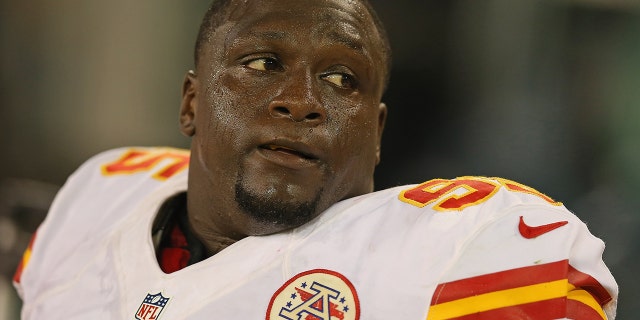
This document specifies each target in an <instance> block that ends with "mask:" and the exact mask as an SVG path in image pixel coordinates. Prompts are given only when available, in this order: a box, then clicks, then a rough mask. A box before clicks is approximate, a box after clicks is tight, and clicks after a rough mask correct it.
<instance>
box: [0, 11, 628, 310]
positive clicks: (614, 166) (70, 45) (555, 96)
mask: <svg viewBox="0 0 640 320" xmlns="http://www.w3.org/2000/svg"><path fill="white" fill-rule="evenodd" d="M373 3H374V5H375V6H376V7H377V9H378V11H379V14H380V16H381V18H382V20H383V21H384V22H385V24H386V26H387V29H388V32H389V34H390V37H391V41H392V46H393V50H394V69H393V72H392V76H391V85H390V86H389V89H388V91H387V94H386V96H385V101H386V102H387V104H388V106H389V110H390V115H389V120H388V123H387V128H386V132H385V137H384V142H383V157H382V163H381V165H380V166H379V167H378V171H377V173H376V182H377V189H382V188H386V187H390V186H395V185H399V184H407V183H418V182H422V181H425V180H428V179H431V178H436V177H439V178H453V177H456V176H462V175H487V176H502V177H505V178H509V179H512V180H517V181H519V182H522V183H524V184H527V185H530V186H532V187H534V188H536V189H538V190H541V191H543V192H545V193H546V194H548V195H549V196H551V197H553V198H555V199H557V200H560V201H563V202H564V203H565V205H566V206H567V207H569V208H570V209H571V210H572V211H574V212H575V213H576V214H577V215H578V216H579V217H580V218H582V219H583V220H584V221H586V222H587V224H588V225H589V227H590V229H591V231H592V232H593V233H594V234H595V235H596V236H598V237H600V238H602V239H603V240H604V241H605V242H606V243H607V250H606V252H605V262H606V263H607V264H608V265H609V267H610V268H611V269H612V272H613V273H614V275H615V276H616V278H617V280H618V282H619V285H620V289H621V296H620V302H619V308H618V313H619V317H618V319H635V318H636V317H637V314H640V279H639V277H637V275H636V274H637V272H638V271H640V257H639V256H638V254H639V253H640V233H639V232H638V231H637V230H638V228H639V227H640V212H639V210H638V208H639V207H640V197H639V196H637V195H635V192H640V142H639V141H638V140H639V139H640V127H639V126H638V124H640V3H639V2H638V1H637V0H617V1H613V0H573V1H569V0H566V1H561V0H543V1H540V0H516V1H514V0H489V1H473V0H465V1H463V0H452V1H434V0H423V1H419V0H394V1H388V0H374V1H373ZM207 5H208V0H193V1H175V0H153V1H151V0H140V1H128V0H114V1H108V2H107V1H86V0H85V1H79V0H76V1H72V0H59V1H55V2H53V1H45V0H34V1H18V0H1V1H0V47H1V48H2V51H1V53H0V70H1V73H0V119H2V121H3V125H2V129H0V130H2V131H0V133H1V134H0V148H1V149H0V150H2V157H0V272H1V274H2V277H0V320H5V319H16V318H17V312H18V308H19V300H18V299H17V298H16V296H15V294H14V293H13V289H12V288H11V285H10V276H11V275H12V273H13V270H14V269H15V266H16V265H17V263H18V260H19V257H20V255H21V253H22V251H23V250H24V248H25V247H26V245H27V242H28V239H29V234H30V233H31V232H32V231H33V230H34V229H35V228H36V227H37V225H38V224H39V222H40V221H41V220H42V218H43V217H44V214H45V212H46V209H47V207H48V205H49V203H50V201H51V199H52V197H53V196H54V195H55V192H56V191H57V189H58V188H59V187H60V186H61V185H62V184H63V183H64V181H65V179H66V177H67V176H68V175H69V174H71V173H72V172H73V171H74V170H75V168H76V167H78V166H79V165H80V164H81V163H82V162H83V161H84V160H86V159H87V158H88V157H90V156H91V155H93V154H95V153H97V152H100V151H102V150H105V149H109V148H113V147H119V146H131V145H167V146H176V147H187V146H188V143H189V142H188V139H186V138H185V137H183V136H182V135H181V134H180V133H179V132H178V129H177V114H178V105H179V100H180V86H181V82H182V78H183V76H184V73H185V71H186V70H188V69H189V68H191V66H192V51H193V50H192V48H193V43H194V40H195V35H196V31H197V28H198V25H199V22H200V19H201V16H202V14H203V13H204V11H205V8H206V7H207Z"/></svg>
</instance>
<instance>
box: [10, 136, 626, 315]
mask: <svg viewBox="0 0 640 320" xmlns="http://www.w3.org/2000/svg"><path fill="white" fill-rule="evenodd" d="M139 149H141V148H139ZM127 150H128V149H116V150H111V151H108V152H105V153H102V154H100V155H98V156H95V157H94V158H92V159H91V160H89V161H88V162H87V163H85V164H84V165H83V166H82V167H81V168H80V169H79V170H78V171H77V172H76V173H74V174H73V175H72V176H71V177H70V179H69V180H68V182H67V183H66V184H65V186H64V187H63V188H62V190H61V191H60V193H59V195H58V196H57V198H56V200H55V201H54V203H53V205H52V207H51V210H50V213H49V215H48V216H47V218H46V220H45V221H44V223H43V224H42V225H41V227H40V228H39V230H38V233H37V237H36V240H35V243H34V246H33V251H32V255H31V260H30V262H29V264H28V265H27V267H26V269H25V270H24V272H23V274H22V278H21V282H20V283H19V284H16V286H17V288H18V291H19V293H20V294H21V296H22V298H23V300H24V307H23V313H22V318H23V319H136V318H135V315H136V312H137V311H138V310H139V308H140V306H141V303H142V302H143V299H144V298H145V297H146V295H147V294H155V293H158V292H161V293H162V294H163V296H164V297H168V298H169V302H168V304H167V305H166V306H165V307H164V308H163V309H162V311H161V313H160V316H159V319H160V320H166V319H227V320H233V319H243V320H246V319H264V318H265V314H266V312H267V309H268V308H269V302H270V300H271V298H272V296H274V294H275V293H276V291H277V290H278V289H279V288H280V287H282V286H283V285H284V284H285V283H286V282H287V281H288V280H289V279H291V278H292V277H294V276H295V275H297V274H299V273H301V272H305V271H308V270H314V269H326V270H332V271H335V272H337V273H339V274H341V275H343V276H344V277H345V278H346V279H348V280H349V281H350V282H351V283H352V284H353V287H354V288H355V291H356V292H357V296H358V299H359V303H360V304H359V312H360V318H361V319H426V318H427V313H428V308H429V304H430V301H431V298H432V295H433V292H434V290H435V288H436V286H437V285H438V284H439V283H443V282H449V281H452V280H456V279H463V278H468V277H473V276H477V275H482V274H487V273H493V272H497V271H502V270H508V269H513V268H519V267H524V266H530V265H535V264H540V263H545V262H554V261H559V260H563V259H569V262H570V264H571V265H572V266H573V267H574V268H576V269H578V270H580V271H581V272H584V273H588V274H590V275H591V276H592V277H594V278H596V279H597V280H598V281H599V282H600V283H601V284H602V285H603V286H605V288H607V290H608V291H609V293H610V294H611V295H612V296H613V297H614V300H613V301H612V302H610V303H609V305H608V306H607V312H608V317H609V319H613V318H614V313H615V303H616V301H615V300H616V298H617V290H618V289H617V285H616V283H615V281H614V279H613V277H612V276H611V274H610V272H609V270H608V269H607V267H606V266H605V265H604V264H603V262H602V260H601V253H602V250H603V249H604V244H603V243H602V241H600V240H599V239H597V238H595V237H594V236H592V235H591V234H590V233H589V232H588V230H587V228H586V226H585V225H584V223H582V221H580V220H579V219H578V218H577V217H576V216H575V215H573V214H572V213H570V212H569V211H568V210H567V209H565V208H564V207H563V206H553V205H550V204H549V203H547V202H546V201H544V200H543V199H541V198H540V197H538V196H535V195H530V194H526V193H521V192H510V191H507V190H506V189H505V188H500V189H499V190H498V191H497V192H496V193H495V194H494V195H493V196H491V197H490V198H489V199H488V200H487V201H485V202H482V203H479V204H477V205H474V206H469V207H467V208H465V209H464V210H462V211H436V210H433V209H432V204H431V205H427V206H424V207H423V208H419V207H417V206H415V205H412V204H409V203H407V202H403V201H400V200H399V199H398V196H399V194H400V192H401V191H402V190H407V189H409V188H411V186H402V187H396V188H392V189H388V190H384V191H380V192H375V193H371V194H367V195H363V196H360V197H356V198H352V199H349V200H345V201H342V202H340V203H337V204H335V205H334V206H332V207H331V208H330V209H328V210H327V211H326V212H324V213H323V214H322V215H321V216H320V217H318V218H317V219H315V220H314V221H311V222H309V223H307V224H306V225H304V226H302V227H300V228H297V229H295V230H292V231H289V232H283V233H280V234H275V235H270V236H261V237H248V238H245V239H243V240H241V241H239V242H237V243H235V244H233V245H232V246H230V247H228V248H227V249H225V250H223V251H222V252H220V253H218V254H216V255H215V256H212V257H210V258H208V259H206V260H204V261H202V262H199V263H196V264H194V265H191V266H188V267H187V268H185V269H183V270H180V271H177V272H174V273H172V274H165V273H163V272H162V271H161V270H160V268H159V266H158V263H157V260H156V258H155V252H154V249H153V245H152V242H151V236H150V232H151V224H152V223H153V220H154V217H155V215H156V213H157V211H158V208H159V206H160V205H161V204H162V202H163V201H164V200H165V199H167V198H168V197H169V196H171V195H173V194H176V193H178V192H182V191H185V190H186V186H187V184H186V182H187V171H186V170H184V171H182V172H180V173H179V174H177V175H175V176H173V177H171V178H170V179H167V180H165V181H161V180H158V179H154V178H152V174H154V169H155V168H154V169H152V170H147V171H139V172H136V173H132V174H124V175H104V174H103V172H102V171H101V166H102V165H104V164H106V163H110V162H113V161H115V160H117V159H118V158H120V157H121V156H122V155H123V154H124V152H125V151H127ZM141 150H151V151H154V150H156V149H141ZM520 216H523V217H524V219H525V221H526V222H527V223H528V224H530V225H542V224H546V223H551V222H554V221H560V220H563V221H568V222H569V224H568V225H566V226H563V227H561V228H558V229H557V230H554V231H551V232H548V233H546V234H545V235H544V236H541V237H539V238H535V239H525V238H523V237H522V236H521V235H520V234H519V233H518V223H519V218H520ZM349 308H350V309H349V311H346V314H349V312H352V313H353V311H354V310H355V309H354V308H355V306H350V307H349ZM346 318H348V317H346ZM145 320H146V319H145Z"/></svg>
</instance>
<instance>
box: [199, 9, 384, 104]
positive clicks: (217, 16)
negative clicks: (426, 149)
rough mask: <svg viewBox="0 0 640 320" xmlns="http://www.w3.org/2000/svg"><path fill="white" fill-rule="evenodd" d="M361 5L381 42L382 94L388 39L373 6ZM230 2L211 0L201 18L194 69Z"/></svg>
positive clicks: (227, 13) (224, 15) (220, 23)
mask: <svg viewBox="0 0 640 320" xmlns="http://www.w3.org/2000/svg"><path fill="white" fill-rule="evenodd" d="M359 1H360V3H362V4H363V5H364V7H365V9H366V10H367V12H368V13H369V15H370V16H371V17H372V19H373V23H374V25H375V27H376V29H377V31H378V36H379V37H380V41H381V42H382V55H383V59H384V60H385V61H384V64H385V65H384V67H385V74H384V79H383V81H384V82H383V92H384V90H386V88H387V85H388V83H389V77H390V73H391V44H390V42H389V37H388V35H387V31H386V29H385V27H384V24H383V23H382V20H380V18H379V17H378V14H377V13H376V11H375V10H374V8H373V6H372V5H371V3H370V2H369V0H359ZM231 2H232V0H213V2H212V3H211V5H210V6H209V9H208V10H207V12H206V13H205V15H204V17H203V18H202V23H201V24H200V29H199V31H198V37H197V38H196V46H195V50H194V53H193V60H194V64H195V67H196V68H197V67H198V64H199V61H200V55H201V54H202V52H201V51H202V48H203V46H204V44H205V43H208V42H209V41H210V40H211V36H212V34H213V32H214V31H215V29H216V28H218V27H219V26H220V25H222V24H223V23H224V22H225V21H226V19H227V18H228V16H229V12H228V11H229V10H228V9H229V5H230V4H231Z"/></svg>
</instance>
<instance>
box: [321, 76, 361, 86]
mask: <svg viewBox="0 0 640 320" xmlns="http://www.w3.org/2000/svg"><path fill="white" fill-rule="evenodd" d="M321 78H322V79H323V80H325V81H328V82H329V83H331V84H333V85H334V86H336V87H339V88H343V89H355V88H356V86H357V85H358V83H357V81H356V79H355V78H354V77H353V76H351V75H348V74H344V73H330V74H327V75H323V76H322V77H321Z"/></svg>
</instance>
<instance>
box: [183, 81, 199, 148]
mask: <svg viewBox="0 0 640 320" xmlns="http://www.w3.org/2000/svg"><path fill="white" fill-rule="evenodd" d="M197 84H198V78H197V76H196V73H195V72H193V71H192V70H189V72H187V74H186V75H185V76H184V81H183V82H182V101H181V102H180V131H181V132H182V134H184V135H185V136H187V137H191V136H193V135H194V134H195V133H196V110H197V106H198V99H197V95H198V90H197Z"/></svg>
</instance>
